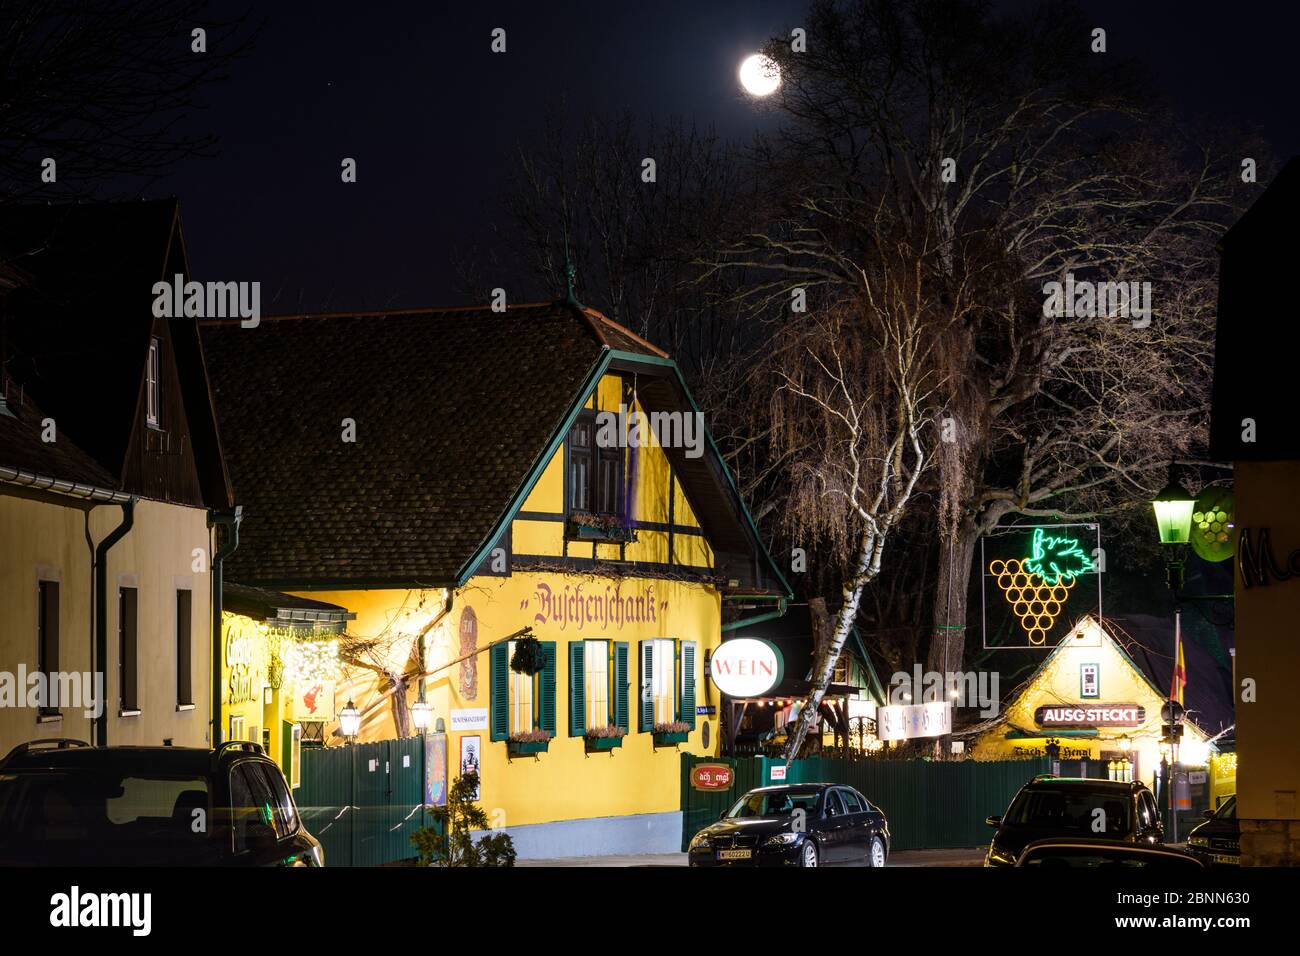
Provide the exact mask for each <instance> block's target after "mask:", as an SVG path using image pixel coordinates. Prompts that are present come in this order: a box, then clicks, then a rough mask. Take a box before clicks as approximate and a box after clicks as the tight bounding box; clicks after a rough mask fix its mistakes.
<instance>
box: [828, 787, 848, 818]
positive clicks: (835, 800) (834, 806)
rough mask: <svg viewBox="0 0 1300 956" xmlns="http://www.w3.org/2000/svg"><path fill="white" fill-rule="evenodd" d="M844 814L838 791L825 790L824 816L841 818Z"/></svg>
mask: <svg viewBox="0 0 1300 956" xmlns="http://www.w3.org/2000/svg"><path fill="white" fill-rule="evenodd" d="M844 813H845V811H844V803H843V801H841V800H840V792H839V791H838V790H827V791H826V816H828V817H842V816H844Z"/></svg>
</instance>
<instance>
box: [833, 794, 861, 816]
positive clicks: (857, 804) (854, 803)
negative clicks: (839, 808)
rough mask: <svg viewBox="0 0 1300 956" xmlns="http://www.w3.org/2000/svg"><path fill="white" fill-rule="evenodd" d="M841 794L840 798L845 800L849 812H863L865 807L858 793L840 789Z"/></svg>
mask: <svg viewBox="0 0 1300 956" xmlns="http://www.w3.org/2000/svg"><path fill="white" fill-rule="evenodd" d="M839 795H840V799H841V800H843V801H844V808H845V809H846V810H848V811H849V813H861V812H862V811H863V810H864V809H865V808H864V807H863V806H862V803H861V801H859V800H858V795H857V794H856V793H854V792H853V791H852V790H840V791H839Z"/></svg>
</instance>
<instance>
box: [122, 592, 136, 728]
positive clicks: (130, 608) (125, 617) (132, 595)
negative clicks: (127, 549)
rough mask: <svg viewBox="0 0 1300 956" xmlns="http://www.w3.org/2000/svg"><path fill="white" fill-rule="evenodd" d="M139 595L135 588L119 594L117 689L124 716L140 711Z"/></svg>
mask: <svg viewBox="0 0 1300 956" xmlns="http://www.w3.org/2000/svg"><path fill="white" fill-rule="evenodd" d="M137 595H138V592H137V591H136V589H135V588H119V589H118V592H117V687H118V694H119V697H118V701H119V703H120V709H121V711H122V713H124V714H129V713H139V711H140V700H139V697H138V696H137V694H136V676H137V673H138V672H137V669H136V666H137V665H136V655H137V650H138V643H137V640H138V637H137V632H136V611H137V607H138V599H137Z"/></svg>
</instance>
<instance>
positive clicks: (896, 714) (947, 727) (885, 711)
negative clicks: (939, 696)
mask: <svg viewBox="0 0 1300 956" xmlns="http://www.w3.org/2000/svg"><path fill="white" fill-rule="evenodd" d="M950 733H952V707H951V706H949V704H948V701H946V700H936V701H931V702H930V703H928V704H892V705H890V706H889V707H881V708H879V709H878V710H877V711H876V736H877V737H879V738H880V739H881V740H911V739H912V738H914V737H942V736H943V735H944V734H950Z"/></svg>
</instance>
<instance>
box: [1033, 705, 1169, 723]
mask: <svg viewBox="0 0 1300 956" xmlns="http://www.w3.org/2000/svg"><path fill="white" fill-rule="evenodd" d="M1146 719H1147V715H1146V708H1145V707H1140V706H1138V705H1137V704H1082V705H1068V704H1050V705H1046V706H1043V707H1039V708H1038V709H1037V710H1036V711H1034V721H1035V722H1036V723H1037V724H1038V726H1039V727H1138V726H1140V725H1141V724H1143V723H1145V722H1146Z"/></svg>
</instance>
